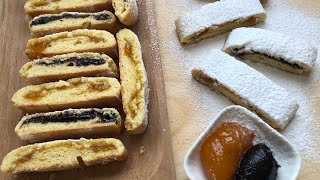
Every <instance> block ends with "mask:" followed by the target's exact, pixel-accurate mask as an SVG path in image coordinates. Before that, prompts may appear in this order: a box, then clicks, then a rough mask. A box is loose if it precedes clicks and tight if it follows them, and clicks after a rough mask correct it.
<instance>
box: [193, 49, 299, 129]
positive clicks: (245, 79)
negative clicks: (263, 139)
mask: <svg viewBox="0 0 320 180" xmlns="http://www.w3.org/2000/svg"><path fill="white" fill-rule="evenodd" d="M192 76H193V77H194V78H195V79H196V80H198V81H200V82H201V83H203V84H205V85H207V86H209V87H210V88H211V89H212V90H214V91H217V92H218V93H221V94H223V95H225V96H227V97H228V98H229V99H230V100H232V101H233V102H235V103H236V104H239V105H241V106H244V107H246V108H248V109H250V110H251V111H254V112H256V113H257V114H258V115H259V116H260V117H261V118H262V119H264V120H265V121H266V122H267V123H268V124H269V125H271V126H272V127H274V128H276V129H281V130H282V129H284V128H285V127H286V126H287V124H288V123H289V122H290V120H291V119H292V118H293V117H294V115H295V113H296V111H297V110H298V108H299V105H298V104H297V103H296V102H295V100H293V97H291V95H290V93H289V92H288V91H287V90H286V89H284V88H282V87H280V86H278V85H276V84H275V83H273V82H272V81H271V80H270V79H268V78H267V77H265V76H264V75H263V74H261V73H259V72H258V71H256V70H255V69H253V68H251V67H250V66H248V65H246V64H245V63H242V62H240V61H238V60H236V59H235V58H233V57H232V56H230V55H228V54H226V53H224V52H223V51H221V50H213V51H212V52H211V53H210V55H208V56H207V57H206V58H204V59H203V62H200V63H199V65H198V66H197V67H195V68H194V69H193V70H192Z"/></svg>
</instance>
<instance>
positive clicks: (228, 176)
mask: <svg viewBox="0 0 320 180" xmlns="http://www.w3.org/2000/svg"><path fill="white" fill-rule="evenodd" d="M254 136H255V135H254V133H253V132H252V131H250V130H249V129H247V128H245V127H243V126H241V125H239V124H237V123H235V122H225V123H223V124H222V125H221V126H220V127H218V128H217V129H216V130H215V131H214V132H213V133H212V135H210V136H208V137H207V139H206V140H205V141H204V142H203V144H202V146H201V150H200V158H201V162H202V166H203V168H204V171H205V174H206V176H207V178H208V179H210V180H219V179H223V180H232V179H234V176H235V174H236V171H237V169H238V165H239V162H240V160H241V158H242V156H243V155H244V154H245V152H246V151H247V150H248V149H250V148H251V147H252V146H253V139H254Z"/></svg>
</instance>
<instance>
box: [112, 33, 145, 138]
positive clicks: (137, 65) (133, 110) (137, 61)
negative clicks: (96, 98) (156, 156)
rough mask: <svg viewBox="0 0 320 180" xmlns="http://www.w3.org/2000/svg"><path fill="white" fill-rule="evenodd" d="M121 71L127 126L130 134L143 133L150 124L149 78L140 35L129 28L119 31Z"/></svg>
mask: <svg viewBox="0 0 320 180" xmlns="http://www.w3.org/2000/svg"><path fill="white" fill-rule="evenodd" d="M116 36H117V41H118V47H119V71H120V79H121V95H122V104H123V110H124V112H125V114H126V119H125V128H126V129H127V131H128V132H129V133H130V134H140V133H143V132H144V131H145V129H146V127H147V125H148V109H147V105H148V98H149V89H148V80H147V74H146V71H145V68H144V64H143V60H142V53H141V46H140V42H139V39H138V37H137V36H136V35H135V34H134V33H133V32H132V31H131V30H129V29H122V30H120V31H119V32H118V33H117V35H116Z"/></svg>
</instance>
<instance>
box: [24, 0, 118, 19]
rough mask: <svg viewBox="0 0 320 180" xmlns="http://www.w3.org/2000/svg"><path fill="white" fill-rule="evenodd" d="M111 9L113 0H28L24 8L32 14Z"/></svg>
mask: <svg viewBox="0 0 320 180" xmlns="http://www.w3.org/2000/svg"><path fill="white" fill-rule="evenodd" d="M106 9H107V10H111V9H112V5H111V0H91V1H88V0H27V1H26V3H25V5H24V10H25V12H26V13H27V14H29V15H30V16H37V15H40V14H57V13H60V12H65V11H69V12H70V11H71V12H98V11H102V10H106Z"/></svg>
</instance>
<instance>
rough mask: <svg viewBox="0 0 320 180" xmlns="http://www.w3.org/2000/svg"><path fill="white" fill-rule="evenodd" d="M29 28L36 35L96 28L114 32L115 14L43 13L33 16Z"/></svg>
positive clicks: (104, 12) (106, 12) (102, 12)
mask: <svg viewBox="0 0 320 180" xmlns="http://www.w3.org/2000/svg"><path fill="white" fill-rule="evenodd" d="M29 28H30V31H31V33H32V34H33V35H36V36H45V35H48V34H53V33H57V32H63V31H72V30H76V29H98V30H106V31H109V32H112V33H115V31H116V16H115V15H114V14H113V13H112V12H110V11H101V12H96V13H80V12H63V13H60V14H43V15H40V16H36V17H35V18H33V19H32V20H31V21H30V23H29Z"/></svg>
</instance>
